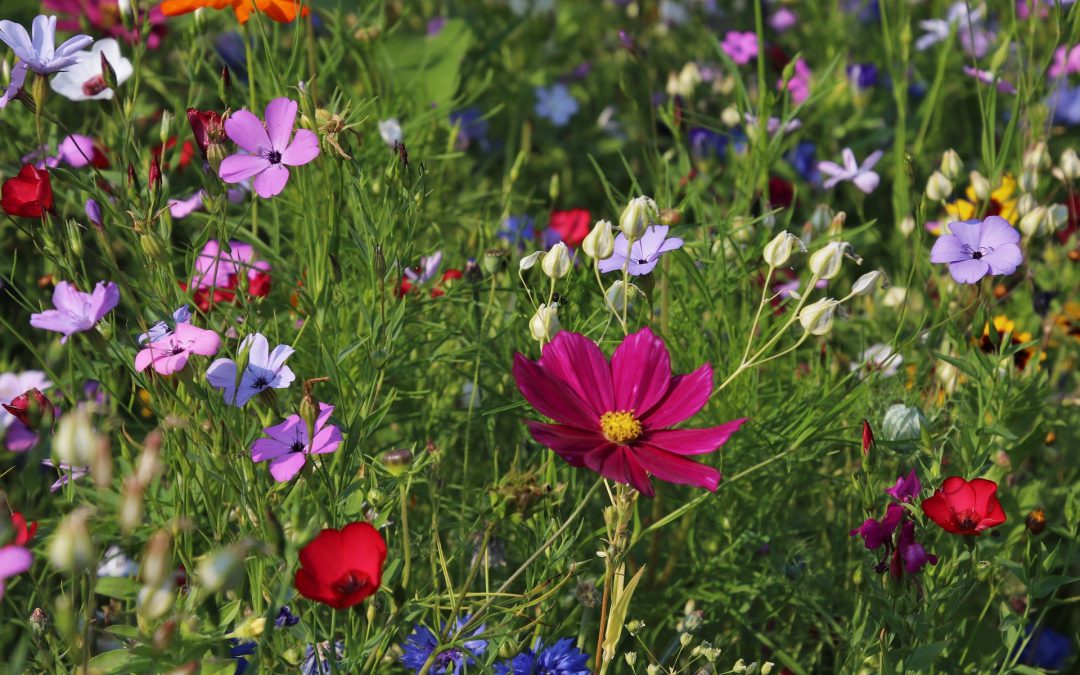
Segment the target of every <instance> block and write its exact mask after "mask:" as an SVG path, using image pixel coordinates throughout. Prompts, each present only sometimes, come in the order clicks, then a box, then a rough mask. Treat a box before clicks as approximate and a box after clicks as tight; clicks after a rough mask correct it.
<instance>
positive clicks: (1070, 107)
mask: <svg viewBox="0 0 1080 675" xmlns="http://www.w3.org/2000/svg"><path fill="white" fill-rule="evenodd" d="M1046 105H1047V107H1048V108H1050V110H1051V111H1053V113H1054V124H1064V125H1065V126H1068V127H1075V126H1077V125H1080V85H1077V86H1075V87H1059V88H1057V89H1055V90H1054V91H1053V92H1052V93H1051V94H1050V96H1048V97H1047V99H1046Z"/></svg>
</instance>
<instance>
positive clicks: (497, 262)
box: [481, 248, 508, 275]
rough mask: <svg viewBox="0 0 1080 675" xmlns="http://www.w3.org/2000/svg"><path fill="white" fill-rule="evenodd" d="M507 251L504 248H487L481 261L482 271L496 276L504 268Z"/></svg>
mask: <svg viewBox="0 0 1080 675" xmlns="http://www.w3.org/2000/svg"><path fill="white" fill-rule="evenodd" d="M507 255H508V251H507V250H506V249H505V248H489V249H487V250H485V251H484V257H483V258H482V259H481V261H482V264H483V266H484V271H485V272H487V273H488V274H489V275H490V274H498V273H499V272H501V271H502V270H503V268H504V267H505V266H506V256H507Z"/></svg>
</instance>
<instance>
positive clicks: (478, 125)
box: [450, 107, 491, 152]
mask: <svg viewBox="0 0 1080 675" xmlns="http://www.w3.org/2000/svg"><path fill="white" fill-rule="evenodd" d="M450 125H451V126H457V128H458V133H457V142H456V144H455V147H456V148H457V149H458V150H466V149H468V148H470V147H473V146H475V147H477V148H479V149H480V150H481V151H483V152H486V151H487V150H488V148H489V147H490V145H491V144H490V143H488V139H487V132H488V122H487V120H486V119H484V118H483V113H482V112H480V109H479V108H476V107H469V108H462V109H461V110H458V111H456V112H452V113H450Z"/></svg>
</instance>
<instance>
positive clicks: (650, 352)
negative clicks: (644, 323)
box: [611, 328, 671, 411]
mask: <svg viewBox="0 0 1080 675" xmlns="http://www.w3.org/2000/svg"><path fill="white" fill-rule="evenodd" d="M611 375H612V385H613V386H614V388H615V408H616V410H633V411H642V410H646V411H647V410H649V409H651V408H652V407H653V406H654V405H656V403H657V401H659V400H660V398H661V397H662V396H663V395H664V393H665V392H667V390H668V385H669V384H670V382H671V357H670V356H669V355H668V350H667V347H665V346H664V341H663V340H661V339H660V337H659V336H657V335H656V334H655V333H653V332H652V331H651V330H650V329H648V328H642V329H641V330H639V331H638V332H636V333H633V334H632V335H628V336H627V337H626V338H625V339H624V340H623V341H622V344H620V345H619V346H618V348H617V349H616V350H615V353H614V354H613V355H612V357H611Z"/></svg>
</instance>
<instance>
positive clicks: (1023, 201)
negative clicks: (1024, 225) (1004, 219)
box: [1016, 193, 1039, 218]
mask: <svg viewBox="0 0 1080 675" xmlns="http://www.w3.org/2000/svg"><path fill="white" fill-rule="evenodd" d="M1038 205H1039V202H1038V201H1036V199H1035V195H1032V194H1028V193H1024V194H1022V195H1020V199H1018V200H1016V215H1018V216H1020V217H1021V218H1023V217H1024V216H1026V215H1027V214H1029V213H1031V212H1032V211H1034V210H1035V207H1036V206H1038Z"/></svg>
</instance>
